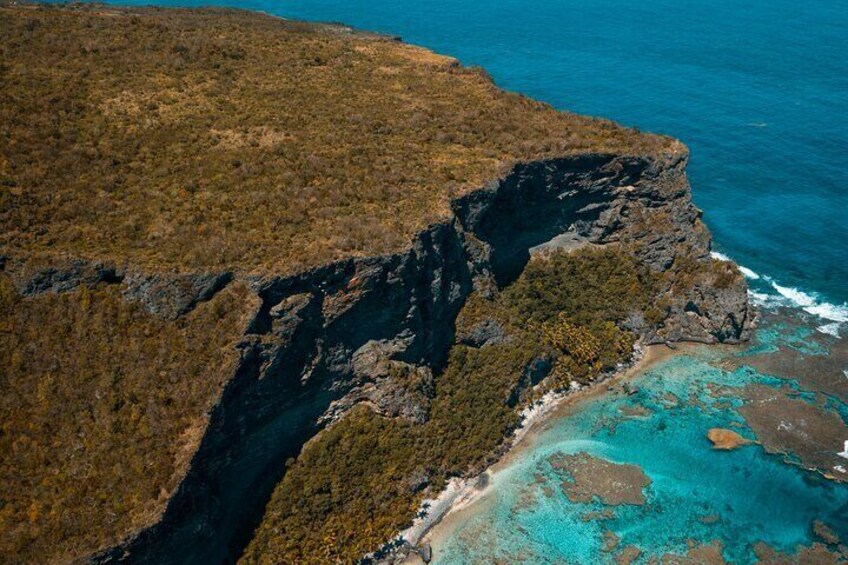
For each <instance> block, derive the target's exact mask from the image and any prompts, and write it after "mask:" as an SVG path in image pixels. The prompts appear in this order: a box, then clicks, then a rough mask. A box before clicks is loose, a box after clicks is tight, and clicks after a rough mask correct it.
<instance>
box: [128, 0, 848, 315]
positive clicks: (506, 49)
mask: <svg viewBox="0 0 848 565" xmlns="http://www.w3.org/2000/svg"><path fill="white" fill-rule="evenodd" d="M121 3H126V2H121ZM132 3H137V4H146V3H150V2H149V1H145V0H141V1H136V2H132ZM153 3H155V4H159V5H206V4H210V3H212V4H221V5H229V6H238V7H243V8H249V9H254V10H262V11H265V12H269V13H272V14H276V15H280V16H285V17H291V18H299V19H308V20H322V21H339V22H344V23H347V24H350V25H353V26H355V27H359V28H364V29H369V30H374V31H380V32H385V33H391V34H396V35H400V36H401V37H403V39H404V40H406V41H407V42H410V43H416V44H420V45H423V46H426V47H429V48H432V49H434V50H436V51H439V52H441V53H445V54H449V55H453V56H455V57H457V58H459V59H460V60H461V61H462V62H463V63H465V64H468V65H481V66H483V67H485V68H486V69H487V70H488V71H489V72H490V74H491V75H492V76H493V78H494V79H495V81H496V82H497V83H498V84H499V85H501V86H502V87H504V88H507V89H510V90H516V91H520V92H523V93H525V94H528V95H530V96H533V97H535V98H538V99H541V100H544V101H546V102H549V103H551V104H553V105H554V106H557V107H559V108H565V109H569V110H573V111H576V112H580V113H584V114H590V115H596V116H604V117H609V118H612V119H615V120H617V121H620V122H622V123H624V124H627V125H632V126H636V127H639V128H641V129H644V130H650V131H655V132H661V133H666V134H670V135H673V136H675V137H678V138H680V139H681V140H683V141H684V142H685V143H686V144H687V145H688V146H689V147H690V149H691V150H692V161H691V165H690V169H689V172H690V178H691V181H692V185H693V189H694V196H695V201H696V203H697V204H698V205H699V206H700V207H702V208H703V209H704V210H705V212H706V214H705V218H706V221H707V223H708V225H709V226H710V228H711V229H712V231H713V233H714V235H715V240H716V247H717V248H718V250H720V251H722V252H724V253H726V254H728V255H730V256H731V257H733V258H734V259H736V260H737V261H738V262H739V263H741V264H743V265H745V266H747V267H749V268H751V269H753V270H754V271H756V272H758V273H761V274H766V275H769V276H770V277H772V278H773V280H774V281H776V282H777V283H778V284H780V285H781V286H784V287H787V288H796V289H800V290H802V291H804V292H806V293H808V294H811V295H812V294H813V293H820V294H821V296H818V297H817V302H822V301H827V302H830V303H832V304H834V305H837V306H841V305H842V304H843V303H845V302H846V301H848V284H846V282H845V281H846V280H848V182H846V180H845V172H846V171H848V3H846V2H842V1H836V2H833V1H830V0H809V1H806V2H799V1H798V0H754V1H752V2H737V1H734V0H714V1H712V2H695V1H694V0H642V1H639V2H637V1H635V0H630V1H625V0H532V1H530V0H492V1H489V2H472V1H470V0H465V1H457V0H416V1H415V2H412V1H400V0H367V1H365V0H217V1H216V0H211V1H210V0H158V1H156V2H153ZM831 317H833V316H831ZM837 317H841V318H846V319H848V310H842V311H841V313H840V314H839V315H838V316H837Z"/></svg>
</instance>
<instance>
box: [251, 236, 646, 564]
mask: <svg viewBox="0 0 848 565" xmlns="http://www.w3.org/2000/svg"><path fill="white" fill-rule="evenodd" d="M654 282H655V277H654V276H653V275H651V274H650V273H648V272H647V271H644V270H642V269H640V268H639V267H638V266H637V265H636V263H635V261H634V260H633V259H632V258H631V257H630V256H629V255H627V254H625V253H623V252H621V251H617V250H613V249H602V250H583V251H577V252H574V253H572V254H565V253H555V254H552V255H549V256H546V257H544V258H536V259H534V260H533V261H531V262H530V264H529V265H528V267H527V268H526V270H525V272H524V274H523V275H522V276H521V277H520V278H519V279H518V280H517V281H516V282H515V283H514V284H512V285H511V286H510V287H508V288H507V289H505V290H504V291H503V292H502V293H500V294H499V295H498V296H497V297H496V298H495V299H494V300H486V299H484V298H482V297H480V296H479V295H474V296H473V297H472V298H471V299H470V301H469V302H468V303H467V305H466V307H465V309H464V310H463V312H462V313H461V314H460V319H459V322H458V323H459V324H460V326H461V328H460V329H462V327H464V328H465V329H470V328H472V327H473V326H474V325H476V324H478V323H480V322H481V321H483V320H486V319H489V320H495V321H496V322H497V323H498V324H499V325H500V326H501V327H503V328H504V329H505V331H506V334H507V335H508V338H506V339H505V340H502V341H500V342H497V343H491V344H487V345H484V346H483V347H481V348H475V347H469V346H465V345H456V346H454V348H453V349H452V351H451V355H450V360H449V363H448V366H447V368H446V369H445V371H444V372H443V373H442V374H441V375H439V376H438V378H437V380H436V387H435V388H436V390H435V396H434V397H433V400H432V404H431V410H430V419H429V420H428V421H427V422H426V423H424V424H420V425H414V424H410V423H409V422H406V421H403V420H400V419H387V418H383V417H381V416H379V415H377V414H375V413H373V412H372V411H371V410H369V409H368V408H365V407H364V406H361V407H358V408H356V409H355V410H353V411H352V412H351V413H349V414H347V415H346V416H345V417H344V418H343V419H342V420H340V421H339V422H337V423H336V424H335V425H333V426H332V427H330V428H329V429H328V430H326V431H325V432H323V433H322V434H320V435H319V436H318V437H317V438H315V439H314V440H313V441H312V442H310V443H309V444H307V446H306V447H305V448H304V450H303V452H302V453H301V455H300V457H299V458H298V459H297V460H296V461H293V462H291V466H290V468H289V470H288V472H287V474H286V476H285V478H284V479H283V481H282V482H281V483H280V484H279V485H278V486H277V488H276V490H275V492H274V495H273V497H272V499H271V501H270V502H269V504H268V507H267V510H266V515H265V518H264V520H263V522H262V524H261V526H260V527H259V529H258V531H257V533H256V536H255V538H254V539H253V541H252V543H251V544H250V546H249V547H248V549H247V551H246V553H245V555H244V558H243V560H244V561H245V562H248V563H254V562H255V563H303V564H310V563H315V564H319V563H322V564H323V563H335V562H342V563H353V562H356V560H357V559H358V558H359V557H361V556H362V555H364V554H365V553H368V552H369V551H373V550H375V549H377V548H378V547H379V546H380V545H381V544H382V543H383V542H386V541H388V540H389V539H390V538H391V537H392V536H393V535H394V534H395V533H396V532H397V531H398V530H399V529H401V528H402V527H403V526H404V525H405V524H407V523H409V522H410V520H411V519H412V517H413V515H414V512H415V510H416V508H417V506H418V504H419V503H420V501H421V499H422V498H423V496H424V492H425V491H423V490H422V488H423V486H424V485H425V484H427V485H428V486H429V490H428V491H426V492H429V493H434V492H437V491H438V490H440V489H441V488H442V487H443V485H444V482H445V480H446V479H447V478H449V477H451V476H456V475H461V474H465V473H468V472H473V471H475V470H482V469H483V468H484V467H485V466H486V465H487V464H489V463H491V462H492V461H493V458H494V456H495V455H496V453H497V450H498V448H499V446H501V445H502V443H503V440H504V438H505V437H507V436H508V435H509V433H510V431H511V430H513V429H514V428H515V427H516V426H517V425H518V424H519V411H520V409H521V408H522V407H523V406H525V405H526V404H527V402H529V401H530V400H532V399H533V398H535V397H536V396H537V395H538V394H539V393H540V392H541V391H542V390H545V388H550V387H558V386H561V385H567V384H568V382H569V381H570V380H571V379H578V380H581V381H583V382H587V381H590V380H592V379H594V378H595V377H597V375H598V374H599V373H600V372H601V371H604V370H609V369H611V368H613V367H614V366H615V365H616V364H617V363H620V362H622V361H624V360H626V359H627V358H629V356H630V353H631V351H632V345H633V342H634V334H633V333H632V332H631V331H630V330H629V329H628V328H627V324H628V319H629V317H630V316H631V315H632V314H634V313H636V312H642V311H644V310H646V309H650V307H651V306H650V304H651V299H652V292H653V291H654V290H653V289H654V286H653V284H654ZM543 336H544V339H540V337H543ZM536 359H550V360H551V361H552V364H553V365H554V371H553V374H552V377H551V378H550V379H548V381H546V382H545V383H544V386H542V388H541V389H540V390H535V391H534V390H532V389H531V388H530V387H528V384H527V382H526V378H525V369H526V368H527V367H528V366H529V365H530V364H531V362H532V361H533V360H536ZM515 398H518V399H519V401H518V402H514V401H513V400H514V399H515Z"/></svg>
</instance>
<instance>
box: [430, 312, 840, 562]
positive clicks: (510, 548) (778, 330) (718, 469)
mask: <svg viewBox="0 0 848 565" xmlns="http://www.w3.org/2000/svg"><path fill="white" fill-rule="evenodd" d="M802 333H803V332H802ZM760 339H762V340H763V347H765V348H769V347H787V344H796V345H798V346H799V347H798V349H799V350H801V349H803V348H805V347H806V344H805V343H804V342H803V341H798V339H799V333H798V332H797V331H796V330H795V328H792V327H787V326H785V325H778V326H776V327H774V328H768V329H767V330H766V331H764V332H763V333H762V335H761V336H760ZM819 353H824V352H823V351H819ZM715 361H716V353H715V352H714V351H710V350H704V351H702V352H700V353H699V354H697V355H687V356H680V357H674V358H672V359H670V360H669V361H666V362H663V363H661V364H659V365H657V366H655V367H653V368H652V369H651V370H649V371H648V372H647V373H645V374H644V375H642V376H641V377H639V378H637V379H636V380H634V381H633V385H634V386H636V387H637V388H638V392H637V393H636V394H635V395H633V396H627V395H625V394H623V393H621V392H619V393H615V394H605V395H603V396H600V397H597V398H594V399H590V400H586V401H583V402H581V403H580V404H579V405H578V406H577V407H576V409H574V410H572V411H570V412H569V415H567V416H565V417H563V418H560V419H557V420H555V421H554V422H552V423H551V424H550V425H549V427H548V429H546V430H545V431H543V432H541V433H540V435H539V436H538V437H537V438H535V439H534V442H533V444H532V446H530V447H529V448H528V449H527V450H526V451H523V452H522V453H521V456H520V457H519V458H516V461H515V462H514V463H511V464H510V465H509V466H508V467H507V468H506V469H505V470H504V471H502V472H501V473H498V474H496V475H495V476H494V478H493V485H494V488H493V489H491V490H490V491H489V494H487V495H486V496H485V497H484V499H483V500H481V501H480V502H478V503H476V504H475V506H473V507H472V509H471V511H470V512H469V511H466V512H467V514H468V515H467V516H461V517H460V518H461V519H460V520H458V522H459V523H460V525H459V526H458V527H457V528H456V529H455V530H453V531H452V532H451V535H449V536H448V537H447V539H446V541H445V542H444V543H440V544H437V545H436V546H435V548H434V549H435V551H436V559H435V561H434V563H436V564H437V565H467V564H471V563H495V562H498V559H501V560H503V561H502V562H505V563H534V564H535V563H561V562H567V563H605V562H609V563H613V562H614V557H615V554H614V552H609V551H606V552H605V551H603V549H602V548H603V541H604V537H603V535H604V532H605V531H606V530H609V531H612V532H613V533H615V534H616V535H617V536H618V537H619V538H620V542H619V548H621V547H624V546H627V545H635V546H637V547H638V548H639V549H640V550H641V551H642V552H643V557H642V559H641V560H640V561H638V562H639V563H644V562H646V560H647V558H648V556H650V555H663V554H665V553H669V552H672V553H677V554H685V553H686V550H687V547H688V545H687V544H688V543H690V542H695V543H698V544H709V543H711V542H712V541H713V540H720V541H721V543H722V544H723V548H724V557H725V559H727V560H729V561H730V562H732V563H753V562H755V555H754V552H753V546H754V544H756V543H758V542H764V543H766V544H768V545H770V546H772V547H773V548H775V549H777V550H779V551H783V552H788V553H794V552H795V551H796V550H797V548H798V546H809V545H810V544H811V543H812V542H813V536H812V531H811V524H812V522H813V520H816V519H818V520H821V521H822V522H824V523H826V524H828V525H829V526H830V527H832V528H833V529H834V530H835V532H836V533H837V534H838V535H839V536H840V537H841V538H842V539H848V537H846V536H848V485H844V484H843V485H839V484H836V483H833V482H830V481H827V480H825V479H822V478H820V477H819V476H818V475H816V474H815V473H812V472H809V471H806V470H803V469H801V468H799V467H796V466H794V465H789V464H786V463H785V462H784V460H783V459H782V458H781V457H780V456H776V455H768V454H766V453H765V452H764V451H763V449H762V448H761V447H760V446H757V445H750V446H745V447H742V448H739V449H737V450H734V451H726V452H725V451H717V450H714V449H713V448H712V444H711V443H710V441H709V440H708V439H707V437H706V434H707V431H708V430H709V429H710V428H713V427H722V428H728V429H734V430H736V431H737V432H738V433H740V434H741V435H743V436H745V437H747V438H750V439H754V438H755V436H754V434H753V433H752V432H751V430H749V429H748V428H747V426H746V425H745V421H744V419H742V418H741V417H740V415H739V414H738V413H737V412H736V410H735V407H737V406H739V405H740V404H741V401H740V400H739V395H738V394H737V393H736V392H735V390H736V389H737V388H738V387H742V386H745V385H747V384H752V383H760V384H764V385H767V386H774V387H779V386H781V385H783V384H785V381H781V380H778V379H775V378H774V377H769V376H767V375H762V374H759V373H757V372H756V371H754V370H753V369H751V368H749V367H745V366H743V367H742V368H740V369H737V370H735V371H732V372H731V371H724V370H721V369H719V368H717V367H716V366H714V365H713V364H711V362H715ZM711 384H715V385H720V386H722V387H730V388H727V389H724V388H723V389H722V392H721V393H720V394H717V395H716V396H715V397H714V396H713V395H712V394H711V393H710V387H709V385H711ZM668 393H671V394H673V395H674V396H675V397H676V399H677V400H675V399H669V398H668V397H667V396H666V395H667V394H668ZM727 404H729V406H727ZM627 407H630V408H632V407H641V408H644V409H647V411H648V414H647V415H644V416H633V415H629V416H628V415H626V413H624V412H622V408H627ZM842 408H845V406H844V405H843V406H842ZM581 452H583V453H588V454H590V455H593V456H596V457H600V458H603V459H605V460H607V461H611V462H615V463H627V464H635V465H638V466H639V467H641V469H642V470H643V472H644V473H645V474H646V475H647V476H648V477H649V478H650V479H651V481H652V482H651V484H650V485H649V486H648V487H646V488H645V489H644V493H645V496H646V503H645V504H644V505H642V506H636V505H619V506H605V505H604V504H603V503H601V502H600V501H598V500H597V499H596V501H595V502H593V503H591V504H582V503H574V502H570V501H569V500H568V498H567V497H566V496H565V495H564V494H563V492H562V491H561V489H560V483H561V482H562V481H563V478H564V477H563V475H562V474H561V472H557V471H556V470H554V469H553V468H552V467H551V465H550V463H549V461H548V458H549V457H550V456H551V455H552V454H555V453H581ZM605 508H607V509H609V510H611V511H612V512H613V514H614V517H613V518H612V519H606V520H590V521H585V520H584V519H583V516H585V515H586V513H587V512H591V511H600V510H604V509H605Z"/></svg>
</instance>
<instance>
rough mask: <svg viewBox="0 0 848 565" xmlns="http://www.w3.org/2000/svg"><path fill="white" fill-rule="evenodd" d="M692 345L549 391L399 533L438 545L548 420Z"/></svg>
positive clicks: (643, 356)
mask: <svg viewBox="0 0 848 565" xmlns="http://www.w3.org/2000/svg"><path fill="white" fill-rule="evenodd" d="M693 347H698V345H694V344H691V345H690V344H680V345H678V346H677V347H676V348H675V349H671V348H670V347H667V346H665V345H651V346H648V347H645V348H644V349H642V351H641V352H640V353H639V354H638V357H637V358H636V360H635V361H634V362H633V363H632V364H631V365H630V366H629V367H627V368H626V369H623V370H621V371H619V372H617V373H615V374H613V375H612V376H610V377H608V378H606V379H604V380H602V381H598V382H597V383H594V384H593V385H591V386H585V387H582V388H580V389H579V390H575V389H572V390H569V391H566V392H562V393H548V394H546V395H545V396H544V397H543V398H542V400H541V401H540V402H537V403H536V404H534V405H533V406H530V407H528V408H526V409H525V410H524V411H523V412H522V416H523V419H522V425H521V427H519V428H518V429H517V430H516V431H515V433H514V435H513V438H512V445H511V447H510V448H509V450H508V451H507V452H506V453H505V454H504V456H503V457H501V458H500V459H499V460H498V461H497V462H496V463H495V464H494V465H492V466H491V467H489V468H488V469H486V470H485V471H484V472H483V473H481V474H480V475H478V476H476V477H471V478H465V479H452V480H451V481H450V482H449V483H448V485H447V487H446V488H445V489H444V490H443V491H442V492H441V493H440V494H439V496H437V497H436V498H434V499H431V500H428V501H426V504H427V505H428V509H427V516H426V517H424V518H416V519H415V521H414V522H413V524H412V526H410V527H409V528H407V529H406V530H404V531H402V532H400V535H401V536H402V537H403V539H405V540H406V541H407V542H409V543H410V544H411V545H413V546H418V547H422V546H424V545H426V544H430V545H432V546H434V547H438V546H439V545H440V540H441V539H444V537H445V536H446V535H448V534H449V533H450V532H451V531H452V529H453V528H452V525H453V524H454V522H455V521H456V520H457V519H458V517H459V516H460V514H461V510H463V509H464V508H467V507H468V506H470V505H472V504H473V503H475V502H477V501H479V500H480V499H481V498H483V497H484V496H485V495H486V494H487V493H488V492H489V491H490V490H491V489H492V488H493V487H492V486H491V485H492V483H493V481H492V480H491V479H492V478H493V477H494V476H496V475H497V473H498V472H500V471H501V470H503V469H504V468H505V467H507V466H508V465H509V464H510V462H511V461H513V460H514V458H515V457H517V456H520V454H521V453H522V452H523V451H524V450H525V449H527V448H528V447H530V446H531V445H532V444H533V441H532V440H533V437H535V436H536V435H538V433H539V432H541V431H542V430H544V428H545V426H546V424H549V423H550V422H551V421H553V420H555V419H557V418H558V417H561V416H564V415H566V414H567V413H568V410H570V409H572V407H573V406H574V405H575V404H577V403H578V402H580V401H582V400H585V399H588V398H593V397H597V396H599V395H602V394H605V393H607V392H608V391H609V390H610V389H611V388H613V387H614V386H615V385H617V384H620V383H621V382H622V381H624V380H627V379H629V378H632V377H633V376H635V375H637V374H639V373H642V372H644V371H646V370H647V369H649V368H650V367H651V366H653V365H655V364H657V363H659V362H661V361H664V360H666V359H668V358H670V357H673V356H675V355H679V354H683V353H685V352H686V351H688V350H690V349H692V348H693ZM403 563H404V564H408V565H412V564H418V563H423V560H422V559H421V557H419V556H418V555H416V554H411V555H410V556H409V557H407V558H406V560H405V561H403Z"/></svg>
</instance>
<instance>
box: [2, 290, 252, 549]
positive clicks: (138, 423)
mask: <svg viewBox="0 0 848 565" xmlns="http://www.w3.org/2000/svg"><path fill="white" fill-rule="evenodd" d="M256 300H258V299H256V298H255V297H252V295H251V294H250V293H249V292H248V291H247V289H246V288H245V287H244V286H243V285H241V284H233V285H230V287H228V288H227V289H225V290H224V291H222V292H221V293H219V294H218V295H217V296H216V297H215V298H214V299H213V300H212V301H210V302H206V303H203V304H200V305H199V306H198V307H197V308H196V309H195V310H194V311H193V312H192V313H190V314H189V315H187V316H186V317H183V318H181V319H179V320H177V321H176V322H168V321H165V320H163V319H162V318H159V317H157V316H154V315H151V314H149V313H148V312H146V311H145V310H144V309H143V308H142V307H141V306H140V305H139V304H137V303H131V302H127V301H125V300H124V299H123V298H122V296H121V294H120V287H118V286H117V285H112V286H103V287H101V288H96V289H88V288H86V287H80V288H78V289H77V290H75V291H73V292H68V293H64V294H59V295H57V294H54V293H46V294H42V295H39V296H37V297H32V298H23V297H21V296H19V295H18V294H17V293H16V291H15V290H14V288H13V287H12V285H11V283H10V281H9V280H8V278H7V277H6V276H5V275H2V274H0V388H2V390H3V394H2V395H0V485H2V486H0V556H2V557H0V562H9V563H11V562H16V563H21V562H25V563H60V562H68V561H70V560H71V559H72V558H80V557H82V556H85V555H87V554H89V553H91V552H93V551H94V550H96V549H98V548H102V547H104V546H109V545H111V544H114V543H116V542H117V541H119V540H120V539H121V538H122V537H124V536H126V535H128V534H129V533H131V532H132V531H133V530H135V529H137V528H139V527H141V526H145V525H149V524H151V523H152V522H153V521H155V520H156V518H157V517H158V515H159V514H160V513H161V512H162V511H163V510H164V507H165V504H166V503H167V500H168V499H169V498H170V496H171V495H172V493H173V491H174V489H175V488H176V487H177V485H178V484H179V482H180V480H181V479H182V476H183V474H184V473H185V471H186V468H187V465H188V462H189V460H190V458H191V457H192V456H193V454H194V452H195V451H196V450H197V447H198V446H199V444H200V439H201V437H202V435H203V432H204V431H205V429H206V414H207V412H208V411H209V410H210V409H211V408H212V406H213V404H214V403H215V402H216V400H217V399H218V397H219V396H220V392H221V389H222V387H223V385H224V384H225V383H226V382H227V381H228V380H229V378H230V377H231V376H232V373H233V370H234V367H235V362H236V361H237V360H238V352H237V350H236V348H235V347H234V342H235V341H236V340H237V339H238V338H239V336H240V335H241V334H242V331H243V328H244V327H245V325H246V323H247V315H248V313H249V312H250V311H251V309H252V308H254V307H255V306H256V304H255V301H256Z"/></svg>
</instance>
